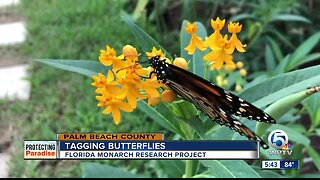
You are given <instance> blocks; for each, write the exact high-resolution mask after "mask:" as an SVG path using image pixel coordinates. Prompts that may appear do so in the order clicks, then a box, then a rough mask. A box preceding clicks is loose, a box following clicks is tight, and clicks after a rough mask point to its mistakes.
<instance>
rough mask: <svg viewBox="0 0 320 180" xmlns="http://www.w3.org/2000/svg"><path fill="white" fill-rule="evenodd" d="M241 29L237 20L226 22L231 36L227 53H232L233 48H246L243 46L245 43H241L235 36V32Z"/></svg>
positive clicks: (239, 50) (241, 49) (243, 50)
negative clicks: (235, 21)
mask: <svg viewBox="0 0 320 180" xmlns="http://www.w3.org/2000/svg"><path fill="white" fill-rule="evenodd" d="M241 29H242V25H239V22H237V23H232V22H230V23H229V24H228V31H229V32H230V33H232V35H231V38H230V40H229V41H230V44H231V46H230V48H229V50H228V52H229V53H233V52H234V50H235V49H237V51H238V52H245V51H246V50H245V49H244V47H246V45H243V44H242V43H241V41H240V40H239V39H238V37H237V33H239V32H240V31H241Z"/></svg>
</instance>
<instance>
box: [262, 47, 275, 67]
mask: <svg viewBox="0 0 320 180" xmlns="http://www.w3.org/2000/svg"><path fill="white" fill-rule="evenodd" d="M264 54H265V61H266V65H267V70H268V71H272V70H273V69H274V68H275V67H276V62H275V59H274V56H273V53H272V50H271V48H270V46H269V45H268V44H267V45H266V49H265V52H264Z"/></svg>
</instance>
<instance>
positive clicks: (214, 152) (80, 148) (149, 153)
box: [24, 133, 259, 160]
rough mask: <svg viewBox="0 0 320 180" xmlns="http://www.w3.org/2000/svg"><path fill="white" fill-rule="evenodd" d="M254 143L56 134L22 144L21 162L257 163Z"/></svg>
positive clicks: (159, 136) (148, 135)
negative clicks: (170, 161)
mask: <svg viewBox="0 0 320 180" xmlns="http://www.w3.org/2000/svg"><path fill="white" fill-rule="evenodd" d="M258 158H259V143H258V142H256V141H249V140H243V141H212V140H206V141H204V140H199V141H190V140H184V141H182V140H181V141H180V140H164V138H163V134H159V133H139V134H132V133H127V134H125V133H122V134H93V133H90V134H57V139H56V140H53V141H39V140H37V141H31V140H25V141H24V159H70V160H74V159H258Z"/></svg>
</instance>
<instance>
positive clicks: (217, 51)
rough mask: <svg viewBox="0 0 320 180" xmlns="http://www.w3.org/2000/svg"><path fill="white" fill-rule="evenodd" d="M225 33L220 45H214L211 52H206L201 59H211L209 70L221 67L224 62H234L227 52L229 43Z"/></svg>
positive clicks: (230, 63) (228, 63) (229, 63)
mask: <svg viewBox="0 0 320 180" xmlns="http://www.w3.org/2000/svg"><path fill="white" fill-rule="evenodd" d="M227 38H228V37H227V35H225V37H224V38H223V40H224V42H222V43H221V44H220V46H215V47H214V48H213V49H212V51H211V52H209V53H208V54H206V55H205V56H204V57H203V59H204V60H207V61H211V65H210V70H214V69H218V70H219V69H221V68H222V66H223V65H224V63H226V64H227V65H232V64H234V62H233V61H232V60H233V57H232V55H231V54H230V53H229V52H228V48H229V46H230V44H229V43H228V41H227Z"/></svg>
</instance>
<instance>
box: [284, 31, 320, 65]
mask: <svg viewBox="0 0 320 180" xmlns="http://www.w3.org/2000/svg"><path fill="white" fill-rule="evenodd" d="M319 40H320V32H318V33H315V34H314V35H312V36H311V37H309V38H308V39H307V40H306V41H304V42H303V43H302V44H301V45H300V46H299V47H298V48H297V49H296V50H295V51H294V53H293V54H292V56H291V58H290V61H289V66H288V69H293V68H294V67H296V66H297V64H299V62H300V61H301V59H302V58H304V57H305V56H306V55H307V54H308V53H309V52H310V51H311V50H312V49H313V48H314V47H315V46H316V45H317V43H318V42H319Z"/></svg>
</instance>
